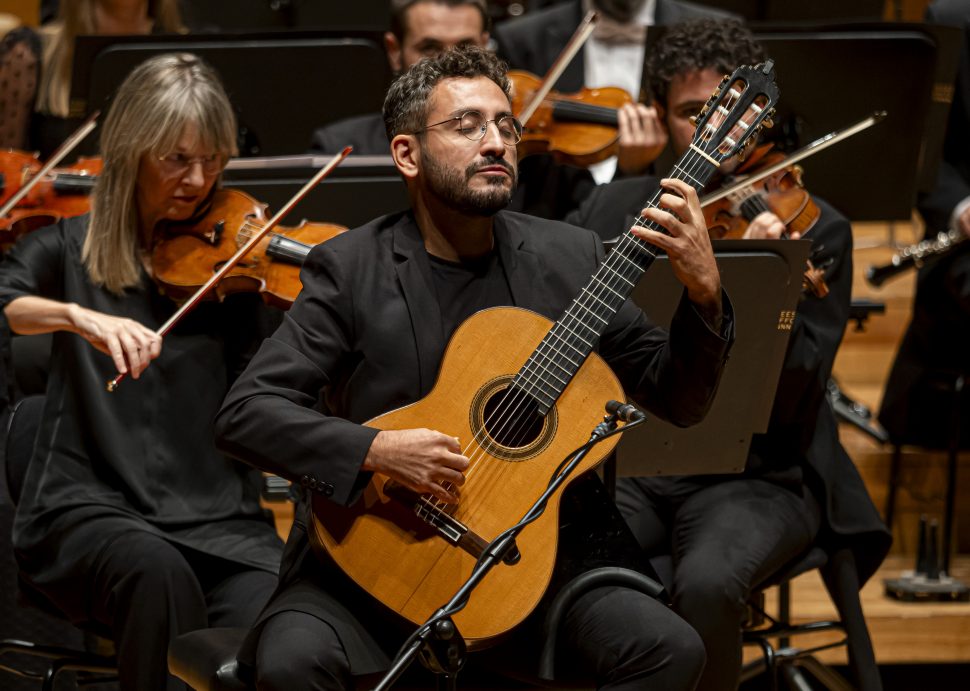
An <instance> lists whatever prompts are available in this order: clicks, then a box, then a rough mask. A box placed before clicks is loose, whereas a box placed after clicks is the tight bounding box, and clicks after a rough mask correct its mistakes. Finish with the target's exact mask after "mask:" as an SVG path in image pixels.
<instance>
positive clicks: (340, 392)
mask: <svg viewBox="0 0 970 691" xmlns="http://www.w3.org/2000/svg"><path fill="white" fill-rule="evenodd" d="M495 237H496V244H497V247H498V250H499V252H500V255H501V259H502V265H503V267H504V269H505V272H506V276H507V278H508V282H509V288H510V291H511V295H512V300H513V302H514V303H515V305H516V306H518V307H523V308H526V309H530V310H533V311H535V312H538V313H540V314H543V315H545V316H546V317H548V318H550V319H556V318H558V317H559V315H560V314H561V312H562V310H563V309H564V308H565V307H566V306H567V304H568V302H569V300H571V299H572V298H573V297H575V296H576V295H577V294H578V293H579V290H580V287H581V286H583V285H584V284H585V282H586V281H587V280H588V278H589V276H590V275H592V273H593V271H594V270H595V268H596V266H597V265H598V263H599V260H600V259H601V257H602V248H601V244H600V242H599V240H598V238H596V237H595V236H594V235H593V234H592V233H589V232H587V231H583V230H580V229H578V228H573V227H570V226H568V225H566V224H563V223H558V222H552V221H543V220H541V219H536V218H532V217H529V216H524V215H521V214H516V213H511V212H500V213H499V214H497V215H496V217H495ZM301 279H302V281H303V292H302V293H301V294H300V296H299V297H298V298H297V300H296V302H295V303H294V305H293V307H292V308H291V309H290V311H289V312H288V313H287V314H286V317H285V319H284V322H283V324H282V325H281V326H280V328H279V329H278V330H277V332H276V333H275V334H274V335H273V336H272V337H271V338H269V339H267V340H266V341H265V342H264V343H263V345H262V347H261V348H260V350H259V352H258V353H257V354H256V356H255V358H254V359H253V361H252V362H251V364H250V366H249V368H248V369H247V370H246V371H245V372H244V373H243V375H242V376H241V377H240V378H239V380H238V381H237V382H236V384H235V385H234V386H233V388H232V390H231V391H230V393H229V395H228V397H227V398H226V401H225V404H224V406H223V409H222V411H221V412H220V413H219V415H218V417H217V420H216V428H217V433H216V434H217V437H218V443H219V446H220V448H222V449H223V450H225V451H226V452H228V453H230V454H232V455H235V456H237V457H239V458H240V459H242V460H246V461H248V462H250V463H252V464H254V465H256V466H258V467H260V468H262V469H264V470H268V471H270V472H273V473H276V474H278V475H281V476H283V477H286V478H289V479H292V480H295V481H297V482H299V481H300V480H301V479H303V480H304V485H309V486H310V488H311V491H315V492H317V493H320V494H322V495H324V496H327V497H329V499H331V500H332V501H335V502H337V503H340V504H349V503H350V502H353V501H354V500H355V499H356V498H357V497H358V496H359V494H360V492H361V490H362V488H363V486H364V484H365V483H366V482H367V481H368V479H369V478H368V474H367V473H364V472H361V470H360V466H361V463H362V462H363V460H364V457H365V456H366V454H367V452H368V450H369V448H370V444H371V441H372V440H373V438H374V436H375V435H376V434H377V430H374V429H371V428H368V427H363V426H361V424H360V423H362V422H364V421H366V420H368V419H370V418H372V417H374V416H376V415H378V414H380V413H383V412H385V411H387V410H390V409H392V408H397V407H400V406H402V405H405V404H407V403H411V402H413V401H415V400H417V399H419V398H421V397H422V396H424V395H425V394H427V393H428V392H429V391H430V390H431V388H432V386H433V385H434V382H435V380H436V377H437V374H438V365H439V362H440V360H441V357H442V354H443V352H444V349H445V346H446V340H445V338H446V335H445V334H443V333H442V323H441V314H440V310H439V307H438V301H437V299H436V297H435V295H434V292H433V283H432V278H431V267H430V261H429V259H428V255H427V252H426V250H425V248H424V243H423V240H422V238H421V234H420V232H419V230H418V228H417V225H416V224H415V222H414V218H413V216H412V215H411V214H410V213H406V214H397V215H393V216H388V217H384V218H380V219H377V220H375V221H373V222H371V223H369V224H367V225H365V226H362V227H360V228H357V229H354V230H351V231H349V232H347V233H344V234H342V235H339V236H337V237H336V238H334V239H333V240H330V241H327V242H326V243H324V244H322V245H318V246H317V247H315V248H314V249H313V250H312V251H311V253H310V255H309V257H308V258H307V260H306V262H305V263H304V265H303V270H302V272H301ZM725 306H726V308H725V330H724V333H725V334H727V337H726V338H725V337H722V336H721V335H719V334H716V333H714V332H712V331H711V330H710V329H709V328H708V327H707V325H706V324H705V323H704V321H703V319H702V318H701V317H700V316H699V314H698V313H697V312H696V311H695V309H694V308H693V306H692V305H691V303H690V302H689V301H687V300H686V297H685V298H684V300H683V301H682V303H681V306H680V309H679V310H678V312H677V314H676V315H675V318H674V322H673V324H672V326H671V330H670V333H669V334H668V333H667V332H666V331H665V330H663V329H660V328H658V327H656V326H655V325H652V324H651V323H650V322H649V321H648V320H647V318H646V317H645V316H644V314H643V313H642V312H641V311H640V310H639V309H638V308H637V307H636V306H635V305H634V304H633V303H632V302H627V303H626V304H625V305H624V306H623V307H622V308H621V309H620V311H619V312H618V313H617V315H616V316H615V318H614V319H613V321H612V322H611V324H610V326H609V327H608V328H607V330H606V332H605V333H604V334H603V337H602V339H601V342H600V348H599V351H600V354H601V355H602V356H603V357H604V358H605V359H606V361H607V362H608V363H609V364H610V365H611V366H612V367H613V369H614V371H615V372H616V373H617V375H618V377H619V378H620V380H621V382H622V383H623V385H624V387H626V391H627V393H628V394H629V395H631V396H632V397H634V398H636V399H637V400H638V401H640V402H641V403H642V404H643V405H644V406H645V407H647V408H648V409H650V410H651V411H652V412H653V413H654V414H656V415H658V416H661V417H663V418H665V419H668V420H671V421H673V422H675V423H677V424H681V425H686V424H691V423H693V422H695V421H697V420H699V419H700V418H701V417H703V415H704V414H705V412H706V411H707V409H708V407H709V405H710V402H711V400H712V397H713V395H714V392H715V389H716V387H717V382H718V379H719V377H720V372H721V369H722V367H723V363H724V361H725V359H726V357H727V352H728V349H729V346H730V341H731V339H732V338H733V316H732V312H731V308H730V303H729V302H728V301H727V299H726V298H725ZM321 392H322V402H323V408H324V409H325V410H326V411H327V414H324V413H321V412H319V411H318V410H317V409H315V406H316V404H317V401H318V398H319V397H320V394H321ZM308 480H309V481H308ZM304 517H305V516H304V514H303V513H302V512H298V514H297V520H296V522H295V523H294V529H293V532H292V533H291V535H290V539H289V540H288V542H287V547H286V554H285V555H284V563H283V566H282V567H281V574H280V580H281V585H280V589H279V591H278V592H277V594H276V595H275V596H274V598H273V601H272V602H271V603H270V605H269V608H268V609H267V611H266V612H265V613H264V616H263V620H265V618H266V617H268V616H270V615H272V614H274V613H275V612H278V611H281V610H284V609H298V610H301V611H308V612H311V613H313V614H314V615H316V616H318V617H320V618H322V619H324V620H325V621H328V622H329V623H331V624H332V625H333V626H334V628H335V629H336V630H337V632H338V634H339V635H340V638H341V641H342V642H343V644H344V647H345V649H346V650H347V653H348V655H349V657H350V659H351V664H352V666H353V668H354V673H355V674H358V673H366V672H369V671H374V670H377V669H380V668H381V667H382V666H383V665H384V664H386V657H385V656H384V653H382V652H381V647H382V641H381V640H379V636H378V638H377V639H375V635H376V634H375V632H376V631H379V630H382V627H381V626H375V625H373V624H372V625H370V626H368V625H367V624H366V623H365V622H367V621H368V612H370V611H371V609H372V605H369V604H368V603H367V601H366V598H363V597H362V596H361V594H360V591H358V590H357V589H356V588H355V587H354V586H352V585H351V584H349V583H347V582H346V579H343V578H342V577H341V576H339V575H337V574H333V573H332V572H329V571H327V572H326V573H327V575H326V576H325V577H323V576H321V573H323V572H324V571H325V569H321V567H320V566H319V564H318V563H317V562H316V560H314V559H312V558H309V557H307V542H308V540H307V535H306V530H305V527H304V524H303V521H304ZM324 581H325V583H324ZM348 603H352V604H348ZM386 628H387V626H386V625H385V626H384V627H383V629H386ZM384 647H385V648H386V647H387V646H384ZM243 657H244V659H245V657H246V655H244V656H243Z"/></svg>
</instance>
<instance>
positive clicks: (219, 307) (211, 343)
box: [0, 216, 280, 580]
mask: <svg viewBox="0 0 970 691" xmlns="http://www.w3.org/2000/svg"><path fill="white" fill-rule="evenodd" d="M88 218H89V217H88V216H81V217H78V218H73V219H67V220H64V221H61V222H60V223H58V224H56V225H54V226H50V227H48V228H44V229H42V230H39V231H36V232H34V233H31V234H30V235H28V236H26V237H25V238H23V239H22V240H21V241H20V242H19V243H18V244H17V246H16V247H15V248H14V250H13V251H12V252H11V253H10V254H9V255H8V257H7V258H6V260H5V261H4V263H3V264H2V265H0V307H5V306H6V305H7V304H9V303H10V302H11V301H12V300H14V299H16V298H17V297H20V296H24V295H37V296H41V297H46V298H50V299H54V300H59V301H62V302H69V303H70V302H73V303H77V304H79V305H81V306H83V307H87V308H90V309H93V310H96V311H99V312H103V313H106V314H112V315H117V316H122V317H128V318H130V319H133V320H135V321H138V322H140V323H141V324H144V325H145V326H147V327H149V328H151V329H155V330H157V329H158V328H160V326H161V325H162V324H163V323H164V322H165V320H166V319H167V318H168V317H169V316H170V315H171V314H172V313H173V312H174V311H175V309H176V307H177V306H176V304H175V303H173V302H172V301H171V300H169V299H168V298H167V297H165V296H164V295H162V294H160V293H159V291H158V290H157V288H156V287H155V285H154V283H153V282H152V281H151V280H150V278H149V277H148V276H147V274H145V273H144V272H143V273H142V280H141V283H140V284H139V285H138V286H137V287H136V288H133V289H129V290H127V291H126V292H125V293H124V294H123V295H120V296H118V295H114V294H112V293H110V292H108V291H107V290H105V289H103V288H100V287H98V286H95V285H94V284H93V283H92V282H91V281H90V279H89V278H88V274H87V271H86V269H85V268H84V266H83V263H82V261H81V247H82V244H83V242H84V237H85V233H86V230H87V225H88ZM259 309H260V303H259V299H258V297H256V296H255V295H246V296H237V298H236V299H229V300H227V301H226V302H225V303H223V304H218V303H215V302H211V303H208V302H207V303H203V304H202V305H201V306H199V307H198V308H197V309H195V310H194V311H193V312H191V313H189V316H188V317H187V318H186V319H184V320H183V321H182V322H180V323H179V325H177V326H176V327H175V329H174V330H173V331H172V332H170V333H169V334H168V335H167V336H166V337H165V339H164V341H163V344H162V353H161V355H160V356H159V358H158V359H156V360H155V361H154V362H152V364H151V365H150V366H149V367H148V369H146V370H145V372H143V373H142V375H141V377H140V378H139V379H138V380H133V379H131V378H130V377H128V378H126V379H125V380H123V381H122V383H121V385H120V386H119V388H118V390H117V391H115V392H114V393H108V392H107V391H106V390H105V382H107V381H108V380H109V379H111V378H112V377H113V376H114V375H115V374H116V371H115V368H114V366H113V363H112V360H111V358H110V357H109V356H107V355H104V354H103V353H101V352H99V351H98V350H96V349H95V348H93V347H92V346H91V345H90V344H89V343H87V342H86V341H85V340H84V339H82V338H81V337H80V336H77V335H75V334H72V333H69V332H66V331H58V332H56V333H55V334H54V339H53V351H52V357H51V363H50V367H51V370H50V378H49V383H48V387H47V397H46V403H45V408H44V414H43V420H42V422H41V427H40V431H39V434H38V439H37V446H36V448H35V450H34V456H33V458H32V461H31V463H30V467H29V469H28V473H27V477H26V478H25V482H24V489H23V494H22V497H21V500H20V503H19V505H18V507H17V514H16V517H15V519H14V535H13V538H14V545H15V547H16V548H17V552H18V557H19V559H20V563H21V568H22V569H23V570H24V571H25V573H26V574H27V575H28V576H30V577H31V578H33V579H35V580H38V579H39V580H47V579H57V578H59V577H63V576H64V575H66V574H67V572H68V571H70V570H73V569H76V568H77V562H78V560H80V561H84V559H85V557H86V555H87V556H88V558H93V557H92V556H91V554H93V553H94V552H96V550H92V549H81V550H78V551H83V552H84V554H73V555H72V554H63V553H62V552H63V550H62V549H61V547H62V546H63V544H72V545H76V544H77V542H78V541H77V540H68V539H66V538H67V537H69V536H70V534H71V531H73V530H74V529H75V527H76V526H78V525H80V524H82V522H85V521H90V520H92V519H99V520H102V519H104V520H108V521H109V523H110V526H112V528H111V529H112V530H113V528H114V527H116V528H120V529H136V530H144V531H148V532H152V533H155V534H159V535H162V536H164V537H165V538H166V539H168V540H170V541H172V542H175V543H179V544H182V545H185V546H188V547H191V548H194V549H197V550H200V551H203V552H206V553H210V554H213V555H216V556H220V557H223V558H226V559H230V560H233V561H236V562H240V563H243V564H247V565H250V566H253V567H256V568H261V569H265V570H267V571H273V572H275V571H276V570H277V568H278V564H279V555H280V543H279V539H278V538H277V536H276V533H275V531H274V530H273V528H272V525H271V524H270V523H269V522H267V520H266V519H265V516H264V512H263V511H262V510H261V509H260V506H259V502H258V480H259V478H258V475H257V474H256V473H255V471H253V470H252V469H250V468H248V467H246V466H243V465H241V464H239V463H237V462H235V461H232V460H229V459H228V458H226V457H225V456H223V455H222V454H220V453H219V452H217V451H216V449H215V445H214V443H213V433H212V420H213V418H214V416H215V413H216V411H217V410H218V409H219V407H220V405H221V403H222V398H223V396H224V395H225V392H226V390H227V387H228V385H229V383H230V381H231V379H232V378H233V377H234V375H235V374H236V373H238V372H239V371H241V369H242V366H243V362H244V361H245V360H246V359H247V357H246V356H247V355H248V354H249V353H251V352H252V351H254V349H255V347H256V346H257V345H258V331H259V329H258V319H257V318H256V317H257V315H258V310H259ZM89 552H90V553H91V554H88V553H89Z"/></svg>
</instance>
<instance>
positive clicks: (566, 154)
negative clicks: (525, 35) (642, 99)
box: [509, 70, 633, 167]
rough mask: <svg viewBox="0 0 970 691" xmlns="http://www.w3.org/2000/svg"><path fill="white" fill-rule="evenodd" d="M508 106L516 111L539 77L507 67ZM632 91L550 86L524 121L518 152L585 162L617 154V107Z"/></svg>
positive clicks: (536, 87) (528, 97)
mask: <svg viewBox="0 0 970 691" xmlns="http://www.w3.org/2000/svg"><path fill="white" fill-rule="evenodd" d="M509 79H510V80H511V82H512V112H513V113H520V112H522V111H523V110H524V108H525V104H527V103H529V102H530V101H531V100H532V99H533V96H534V94H535V93H536V92H537V91H538V90H539V89H540V86H541V85H542V83H543V80H541V79H539V78H538V77H536V76H535V75H534V74H530V73H529V72H524V71H522V70H510V71H509ZM626 103H633V97H632V96H630V94H628V93H627V92H626V91H624V90H623V89H620V88H618V87H615V86H608V87H603V88H599V89H587V88H584V89H581V90H580V91H577V92H576V93H573V94H561V93H559V92H556V91H549V92H548V93H547V94H546V96H545V97H544V98H543V99H542V100H541V101H540V102H539V103H538V105H537V107H535V110H534V112H533V113H532V116H531V117H530V118H529V120H528V122H526V123H523V124H524V125H525V129H524V130H523V132H522V140H521V141H520V142H519V145H518V154H519V158H523V157H525V156H529V155H530V154H536V153H549V154H551V155H552V156H553V157H554V158H555V159H556V160H557V161H559V162H561V163H569V164H572V165H575V166H580V167H587V166H591V165H593V164H594V163H599V162H600V161H604V160H606V159H607V158H610V157H611V156H615V155H616V154H617V151H618V149H619V140H620V134H619V122H618V119H617V118H618V116H617V111H618V110H619V109H620V108H621V107H623V105H624V104H626Z"/></svg>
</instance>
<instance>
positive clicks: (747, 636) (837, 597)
mask: <svg viewBox="0 0 970 691" xmlns="http://www.w3.org/2000/svg"><path fill="white" fill-rule="evenodd" d="M814 569H818V570H819V571H820V572H821V575H822V579H823V581H824V582H825V587H826V589H827V590H828V592H829V596H830V597H831V599H832V602H833V604H835V607H836V609H837V610H838V613H839V619H838V620H837V621H813V622H807V623H804V624H793V623H792V622H791V585H790V583H791V580H792V579H793V578H795V577H796V576H798V575H801V574H803V573H807V572H809V571H812V570H814ZM774 585H777V586H778V616H777V617H776V618H775V617H771V616H769V615H768V614H767V613H766V612H765V611H764V590H765V589H766V588H769V587H771V586H774ZM753 599H754V600H755V602H754V603H753V604H750V605H749V607H751V608H752V610H753V611H754V612H755V614H756V615H757V616H755V617H754V620H755V621H753V622H751V623H752V624H753V626H749V627H746V628H745V631H744V633H743V641H744V643H745V644H748V645H757V646H759V647H760V648H761V651H762V658H761V659H760V660H757V661H755V662H752V663H749V664H748V665H745V667H744V669H743V670H742V674H741V678H742V680H747V679H751V678H753V677H754V676H757V675H758V674H760V673H767V675H768V679H769V683H770V686H771V688H772V689H776V688H777V687H778V679H779V677H781V678H782V679H784V681H785V682H786V685H787V686H788V687H789V688H792V689H799V690H800V689H810V688H816V687H815V686H813V685H811V684H810V683H809V682H808V680H807V679H806V673H807V674H809V675H811V676H812V677H813V678H814V679H815V680H816V681H817V682H818V683H819V684H821V685H822V686H823V687H824V688H826V689H831V690H832V691H850V690H851V689H859V691H878V690H880V689H882V681H881V679H880V677H879V668H878V666H877V665H876V658H875V653H874V652H873V649H872V640H871V639H870V637H869V630H868V628H867V627H866V622H865V618H864V616H863V613H862V603H861V601H860V599H859V580H858V576H857V574H856V567H855V560H854V558H853V556H852V552H851V551H850V550H848V549H839V550H837V551H835V552H833V553H831V554H829V553H826V552H825V550H823V549H822V548H821V547H818V546H813V547H812V548H810V549H809V550H808V551H807V552H806V553H804V554H803V555H801V556H800V557H798V558H797V559H795V560H794V561H792V562H791V563H790V564H789V565H788V566H787V567H785V568H783V569H781V570H780V571H779V572H778V573H776V574H774V575H773V576H772V577H771V578H769V579H768V580H766V581H765V582H764V583H762V584H760V585H759V586H758V588H757V592H756V593H755V594H754V595H753ZM763 621H767V622H768V625H767V626H764V625H762V622H763ZM823 631H837V632H840V633H841V634H842V636H841V638H840V640H838V641H835V642H830V643H824V644H820V645H815V646H812V647H806V648H800V647H795V646H793V645H791V641H790V639H791V637H792V636H799V635H802V634H810V633H818V632H823ZM773 638H778V639H779V643H778V646H777V647H775V646H774V645H772V643H771V639H773ZM843 645H845V646H846V647H847V650H848V656H849V671H850V673H851V676H852V677H853V680H854V682H855V683H854V685H853V684H850V683H849V682H848V681H846V679H845V678H843V677H842V676H841V675H840V674H838V673H837V672H835V671H834V670H832V669H831V668H829V667H827V666H826V665H825V664H823V663H822V662H820V661H819V660H818V658H816V657H815V653H817V652H820V651H822V650H827V649H829V648H836V647H839V646H843Z"/></svg>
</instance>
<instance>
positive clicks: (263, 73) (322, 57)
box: [71, 31, 390, 156]
mask: <svg viewBox="0 0 970 691" xmlns="http://www.w3.org/2000/svg"><path fill="white" fill-rule="evenodd" d="M176 51H186V52H190V53H194V54H196V55H198V56H199V57H201V58H203V59H204V60H205V61H206V62H208V63H209V64H210V65H212V66H213V67H214V68H215V69H216V70H217V71H218V73H219V76H220V77H221V79H222V82H223V84H224V85H225V87H226V91H227V92H228V94H229V99H230V100H231V101H232V104H233V106H234V107H235V109H236V114H237V117H238V119H239V125H240V140H241V143H240V154H241V155H243V156H257V155H258V156H278V155H283V154H294V153H302V152H303V151H305V150H306V147H307V145H308V144H309V142H310V138H311V135H312V133H313V130H315V129H316V128H318V127H320V126H322V125H325V124H327V123H329V122H332V121H334V120H339V119H342V118H346V117H350V116H352V115H357V114H360V113H368V112H374V111H377V110H380V108H381V105H382V104H383V102H384V94H385V92H386V90H387V86H388V84H389V83H390V68H389V67H388V64H387V58H386V57H385V55H384V49H383V48H382V47H381V44H380V34H379V33H374V32H357V33H356V34H355V35H352V36H346V35H344V34H343V33H335V32H329V31H328V32H300V33H290V34H286V33H284V34H242V35H239V34H234V35H231V34H216V35H210V36H200V35H185V36H79V37H78V39H77V44H76V53H75V63H74V76H73V80H72V85H71V98H72V103H71V108H72V111H75V110H76V111H79V112H82V111H86V112H91V111H93V110H95V109H97V108H102V109H103V108H104V107H105V106H106V104H107V102H108V101H109V99H110V97H111V96H112V94H113V93H114V91H115V89H116V88H117V86H118V85H119V84H120V83H121V82H122V80H124V78H125V77H126V76H127V75H128V73H129V72H130V71H131V70H132V69H133V68H134V67H135V66H136V65H138V64H140V63H141V62H143V61H144V60H146V59H147V58H149V57H151V56H153V55H158V54H160V53H171V52H176Z"/></svg>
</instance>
